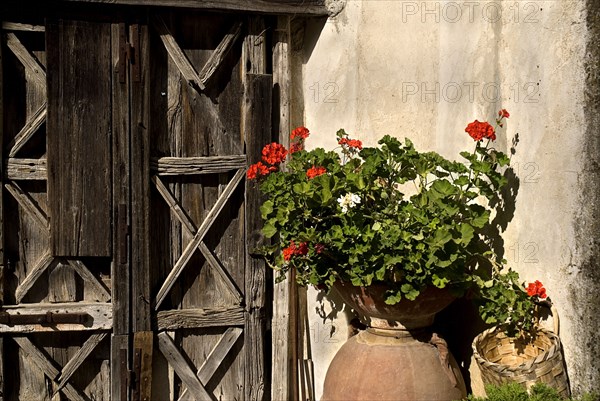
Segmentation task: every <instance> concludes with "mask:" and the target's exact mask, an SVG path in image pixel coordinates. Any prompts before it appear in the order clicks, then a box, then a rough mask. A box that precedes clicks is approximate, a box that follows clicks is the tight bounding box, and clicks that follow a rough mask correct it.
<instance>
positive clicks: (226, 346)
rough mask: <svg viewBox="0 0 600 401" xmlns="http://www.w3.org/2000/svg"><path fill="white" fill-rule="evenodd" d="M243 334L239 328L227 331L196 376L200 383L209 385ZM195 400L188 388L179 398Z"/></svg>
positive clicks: (180, 399)
mask: <svg viewBox="0 0 600 401" xmlns="http://www.w3.org/2000/svg"><path fill="white" fill-rule="evenodd" d="M242 332H243V330H242V329H241V328H239V327H230V328H229V329H227V331H226V332H225V333H224V334H223V336H222V337H221V339H220V340H219V342H218V343H217V344H216V345H215V346H214V348H213V349H212V351H211V352H210V354H208V357H206V360H205V361H204V363H203V364H202V366H201V367H200V369H198V372H197V373H196V376H198V379H199V380H200V383H202V384H203V385H206V383H208V382H209V381H210V379H212V377H213V375H214V374H215V372H216V371H217V369H219V367H220V366H221V363H222V362H223V360H224V359H225V358H226V357H227V354H229V351H230V350H231V348H233V345H234V344H235V342H236V341H237V339H238V338H240V336H241V334H242ZM193 400H194V396H193V395H192V394H191V393H190V392H189V391H188V389H187V388H186V389H185V390H183V392H182V393H181V396H180V397H179V400H178V401H193Z"/></svg>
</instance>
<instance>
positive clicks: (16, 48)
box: [6, 32, 46, 89]
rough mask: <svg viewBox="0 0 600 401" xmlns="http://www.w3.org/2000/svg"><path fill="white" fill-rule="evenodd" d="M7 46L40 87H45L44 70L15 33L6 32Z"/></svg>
mask: <svg viewBox="0 0 600 401" xmlns="http://www.w3.org/2000/svg"><path fill="white" fill-rule="evenodd" d="M6 44H7V45H8V48H9V49H10V50H12V52H13V53H14V54H15V56H17V58H18V59H19V61H20V62H21V63H22V64H23V66H24V67H25V68H26V69H27V70H29V72H30V73H31V77H33V80H34V81H35V82H36V83H37V84H38V85H39V86H41V87H42V88H44V89H45V88H46V72H45V70H44V67H42V66H41V65H40V64H39V63H38V62H37V60H36V59H35V57H34V56H33V55H32V54H31V53H30V52H29V50H27V49H26V48H25V46H23V44H22V43H21V41H20V40H19V38H18V37H17V35H15V34H14V33H12V32H8V33H7V34H6Z"/></svg>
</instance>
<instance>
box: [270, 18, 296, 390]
mask: <svg viewBox="0 0 600 401" xmlns="http://www.w3.org/2000/svg"><path fill="white" fill-rule="evenodd" d="M290 69H291V66H290V17H288V16H282V17H278V19H277V28H276V30H275V37H274V48H273V113H274V119H273V120H274V127H273V129H274V130H277V132H278V135H279V143H281V144H283V145H284V146H285V147H286V148H288V149H289V145H290V132H291V121H290V112H291V76H290V72H291V71H290ZM275 278H276V277H274V280H273V317H272V324H271V327H272V360H271V361H272V366H273V371H272V375H271V377H272V387H271V399H272V400H294V399H295V397H294V396H292V394H295V393H296V391H295V388H296V386H295V385H294V383H295V381H296V380H295V376H296V373H295V371H296V369H295V368H293V366H295V364H296V358H295V353H294V350H295V349H296V345H295V343H296V342H295V341H293V339H295V338H296V335H295V331H294V332H291V331H290V324H291V323H292V321H291V319H293V318H294V316H295V315H296V313H295V307H293V310H292V305H293V304H292V303H291V302H290V295H291V294H290V288H291V287H292V286H294V285H295V283H293V282H292V281H291V277H290V274H289V273H288V274H287V279H286V280H285V281H283V282H279V283H277V282H275ZM292 375H293V377H294V380H292Z"/></svg>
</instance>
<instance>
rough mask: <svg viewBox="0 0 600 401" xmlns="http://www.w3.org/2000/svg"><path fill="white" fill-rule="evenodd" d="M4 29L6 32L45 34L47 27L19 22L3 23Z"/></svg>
mask: <svg viewBox="0 0 600 401" xmlns="http://www.w3.org/2000/svg"><path fill="white" fill-rule="evenodd" d="M2 29H4V30H5V31H28V32H44V31H45V30H46V27H45V26H43V25H31V24H22V23H19V22H9V21H3V22H2Z"/></svg>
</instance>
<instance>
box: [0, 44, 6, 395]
mask: <svg viewBox="0 0 600 401" xmlns="http://www.w3.org/2000/svg"><path fill="white" fill-rule="evenodd" d="M2 47H3V46H2V43H0V305H3V304H4V269H5V266H6V265H5V259H4V142H3V138H4V99H3V96H2V94H3V93H4V86H3V84H2V82H3V78H4V75H3V70H2V65H3V60H2ZM4 390H5V388H4V338H3V337H0V401H3V400H4Z"/></svg>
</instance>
